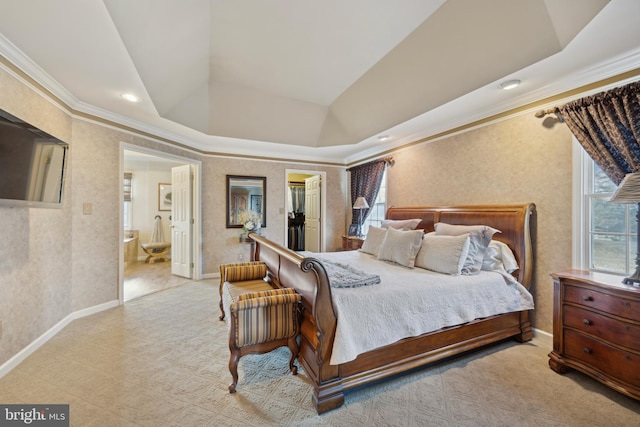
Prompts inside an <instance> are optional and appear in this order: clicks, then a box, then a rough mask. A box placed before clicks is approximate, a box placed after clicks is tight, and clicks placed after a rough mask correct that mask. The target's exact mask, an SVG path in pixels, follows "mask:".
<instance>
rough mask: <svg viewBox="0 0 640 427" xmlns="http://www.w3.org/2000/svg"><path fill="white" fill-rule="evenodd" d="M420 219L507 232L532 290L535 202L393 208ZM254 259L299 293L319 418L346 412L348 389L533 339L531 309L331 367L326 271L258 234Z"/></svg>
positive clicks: (397, 214)
mask: <svg viewBox="0 0 640 427" xmlns="http://www.w3.org/2000/svg"><path fill="white" fill-rule="evenodd" d="M410 218H421V223H420V225H419V226H418V228H423V229H424V230H425V232H429V231H433V230H434V223H435V222H438V221H442V222H448V223H450V224H466V225H475V224H484V225H488V226H491V227H494V228H497V229H499V230H501V233H500V234H496V235H495V236H494V238H495V239H498V240H501V241H503V242H504V243H506V244H508V245H509V246H510V247H511V249H512V250H513V252H514V254H515V256H516V259H517V261H518V265H519V266H520V269H519V270H517V271H516V272H515V273H514V276H515V277H516V279H518V281H519V282H520V283H521V284H522V285H523V286H524V287H525V288H527V289H528V288H529V287H530V286H531V281H532V275H533V242H534V237H535V221H536V211H535V205H534V204H533V203H525V204H512V205H486V206H458V207H410V208H390V209H389V210H388V211H387V219H410ZM249 236H250V238H251V239H253V240H254V241H255V242H256V245H255V259H256V260H259V261H262V262H264V263H265V264H266V265H267V269H268V271H267V277H268V280H269V281H271V283H272V284H273V285H274V286H276V287H286V288H293V289H295V290H296V291H297V292H298V293H299V294H300V295H301V296H302V306H303V313H302V316H303V319H302V322H301V326H300V353H299V356H298V361H299V362H300V364H301V365H302V367H303V369H304V371H305V373H306V375H307V376H308V377H309V379H310V380H311V381H312V383H313V386H314V394H313V403H314V405H315V407H316V410H317V411H318V413H322V412H326V411H329V410H331V409H334V408H337V407H340V406H341V405H342V404H343V403H344V392H345V390H348V389H351V388H354V387H358V386H362V385H365V384H368V383H371V382H374V381H378V380H380V379H383V378H386V377H389V376H393V375H397V374H399V373H402V372H406V371H408V370H411V369H415V368H417V367H419V366H424V365H427V364H431V363H434V362H436V361H440V360H443V359H446V358H449V357H452V356H455V355H458V354H461V353H463V352H466V351H469V350H472V349H476V348H479V347H482V346H484V345H487V344H490V343H494V342H496V341H500V340H503V339H507V338H514V339H516V340H517V341H521V342H523V341H529V340H530V339H531V338H532V337H533V331H532V327H531V323H530V321H529V312H528V311H523V312H514V313H506V314H502V315H497V316H492V317H489V318H486V319H477V320H474V321H472V322H469V323H466V324H463V325H459V326H454V327H451V328H445V329H442V330H439V331H435V332H431V333H427V334H423V335H421V336H419V337H411V338H406V339H403V340H401V341H398V342H396V343H394V344H391V345H388V346H386V347H382V348H378V349H375V350H372V351H369V352H367V353H364V354H361V355H359V356H358V357H357V358H356V359H355V360H353V361H350V362H347V363H344V364H341V365H331V364H330V363H329V361H330V359H331V351H332V347H333V341H334V338H335V332H336V325H337V317H336V314H335V312H334V309H333V303H332V299H331V286H330V284H329V279H328V276H327V272H326V270H325V269H324V266H323V265H322V264H321V263H320V261H318V260H317V259H315V258H312V257H303V256H302V255H300V254H298V253H296V252H293V251H291V250H289V249H287V248H285V247H283V246H280V245H278V244H276V243H274V242H271V241H270V240H268V239H265V238H264V237H262V236H259V235H257V234H250V235H249Z"/></svg>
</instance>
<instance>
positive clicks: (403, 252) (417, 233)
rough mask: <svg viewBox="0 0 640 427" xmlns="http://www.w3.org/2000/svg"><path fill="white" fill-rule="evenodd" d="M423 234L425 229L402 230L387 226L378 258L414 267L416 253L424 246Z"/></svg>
mask: <svg viewBox="0 0 640 427" xmlns="http://www.w3.org/2000/svg"><path fill="white" fill-rule="evenodd" d="M423 236H424V231H422V230H412V231H402V230H396V229H395V228H387V233H386V234H385V236H384V240H383V241H382V246H380V251H379V252H378V259H380V260H383V261H392V262H395V263H398V264H400V265H404V266H405V267H409V268H413V266H414V264H415V261H416V255H417V254H418V251H419V250H420V247H421V246H422V237H423Z"/></svg>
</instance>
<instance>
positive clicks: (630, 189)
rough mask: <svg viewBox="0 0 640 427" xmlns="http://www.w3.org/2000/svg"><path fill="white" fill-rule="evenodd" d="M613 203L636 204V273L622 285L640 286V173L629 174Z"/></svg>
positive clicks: (616, 193)
mask: <svg viewBox="0 0 640 427" xmlns="http://www.w3.org/2000/svg"><path fill="white" fill-rule="evenodd" d="M609 201H610V202H612V203H636V204H637V205H638V206H637V209H638V211H637V212H636V221H637V222H638V229H637V233H638V235H637V238H636V240H637V241H636V244H637V247H636V271H635V273H633V274H632V275H631V276H629V277H625V278H624V279H623V280H622V283H624V284H627V285H634V286H640V173H638V172H636V173H629V174H627V175H625V177H624V179H623V180H622V182H621V183H620V185H619V186H618V188H617V189H616V191H615V192H614V193H613V196H611V198H610V199H609Z"/></svg>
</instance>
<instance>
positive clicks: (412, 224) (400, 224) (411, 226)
mask: <svg viewBox="0 0 640 427" xmlns="http://www.w3.org/2000/svg"><path fill="white" fill-rule="evenodd" d="M420 221H422V220H421V219H420V218H416V219H385V220H382V225H381V227H382V228H396V229H398V230H403V231H409V230H415V229H416V227H417V226H418V224H420Z"/></svg>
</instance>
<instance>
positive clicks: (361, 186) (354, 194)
mask: <svg viewBox="0 0 640 427" xmlns="http://www.w3.org/2000/svg"><path fill="white" fill-rule="evenodd" d="M390 161H391V158H384V159H380V160H374V161H373V162H369V163H365V164H363V165H358V166H354V167H352V168H349V169H347V172H349V173H350V174H351V206H353V204H354V203H355V202H356V199H357V198H358V197H360V196H362V197H364V198H365V200H366V201H367V203H368V204H369V206H373V202H375V200H376V197H378V191H380V182H381V180H382V175H383V173H384V168H385V167H386V166H387V164H388V163H389V162H390ZM369 211H370V209H362V221H364V220H365V219H367V216H368V215H369ZM351 218H352V219H351V222H352V223H353V224H359V225H360V210H358V209H352V210H351Z"/></svg>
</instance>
